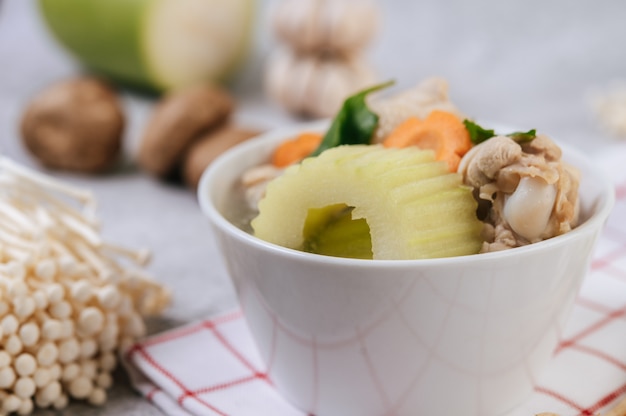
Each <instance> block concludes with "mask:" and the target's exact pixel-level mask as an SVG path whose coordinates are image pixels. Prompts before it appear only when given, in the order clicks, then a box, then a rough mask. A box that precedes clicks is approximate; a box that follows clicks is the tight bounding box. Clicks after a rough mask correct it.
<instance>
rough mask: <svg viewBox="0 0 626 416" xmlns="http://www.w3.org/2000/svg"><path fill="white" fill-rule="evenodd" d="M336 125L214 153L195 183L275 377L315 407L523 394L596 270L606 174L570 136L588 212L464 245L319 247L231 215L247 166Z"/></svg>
mask: <svg viewBox="0 0 626 416" xmlns="http://www.w3.org/2000/svg"><path fill="white" fill-rule="evenodd" d="M325 126H326V124H325V123H322V124H313V125H308V126H306V127H299V128H296V129H286V130H283V131H275V132H271V133H268V134H265V135H262V136H260V137H258V138H256V139H253V140H251V141H248V142H246V143H244V144H241V145H239V146H237V147H236V148H234V149H232V150H230V151H228V152H227V153H225V154H224V155H223V156H221V157H220V158H219V159H218V160H216V161H215V162H213V164H212V165H211V166H210V167H209V169H208V170H207V171H206V172H205V173H204V175H203V177H202V180H201V182H200V185H199V189H198V197H199V200H200V203H201V206H202V209H203V211H204V212H205V214H206V215H207V217H208V218H209V220H210V222H211V224H212V225H213V228H214V230H215V235H216V237H217V239H218V241H219V245H220V248H221V250H222V252H223V256H224V259H225V261H226V264H227V267H228V270H229V272H230V275H231V277H232V279H233V282H234V284H235V287H236V290H237V293H238V296H239V300H240V303H241V306H242V308H243V310H244V314H245V317H246V319H247V322H248V325H249V327H250V330H251V332H252V334H253V337H254V339H255V340H256V342H257V345H258V348H259V351H260V353H261V355H262V357H263V358H264V360H265V363H266V365H267V372H268V374H269V377H270V378H271V379H272V380H273V381H274V383H275V385H276V387H277V388H278V390H279V391H280V392H281V393H282V394H283V395H284V397H286V398H287V399H288V400H289V401H291V402H292V403H293V404H294V405H296V406H297V407H299V408H300V409H302V410H304V411H306V412H308V413H312V414H316V415H318V416H324V415H341V416H348V415H358V416H366V415H411V416H413V415H429V416H437V415H444V416H449V415H464V416H490V415H499V414H502V413H504V412H505V411H507V410H509V409H511V408H512V407H514V406H515V405H517V404H519V403H520V402H521V401H523V400H524V398H526V397H527V396H528V395H529V394H530V392H531V391H532V389H533V386H534V385H535V383H536V381H537V380H538V378H539V376H540V374H541V371H542V370H543V369H544V367H546V364H547V363H548V362H549V360H550V357H551V355H552V353H553V351H554V349H555V347H556V345H557V342H558V338H559V333H560V331H561V329H562V328H563V324H564V322H565V319H566V317H567V315H568V312H569V311H570V309H571V306H572V304H573V301H574V298H575V296H576V294H577V292H578V290H579V287H580V285H581V282H582V280H583V278H584V277H585V274H586V273H587V270H588V266H589V263H590V258H591V255H592V251H593V248H594V244H595V241H596V238H597V236H598V234H599V233H600V231H601V229H602V226H603V224H604V223H605V221H606V219H607V217H608V215H609V212H610V210H611V208H612V206H613V202H614V196H613V188H612V186H611V185H610V183H609V181H608V180H607V179H606V178H605V177H604V176H603V175H602V174H601V172H600V171H599V169H598V168H597V167H595V166H594V165H593V164H592V163H591V162H590V161H589V160H587V159H586V158H585V157H583V156H582V155H580V154H579V153H577V152H575V151H573V150H572V149H568V148H564V155H565V159H566V160H567V161H569V162H570V163H572V164H574V165H575V166H577V167H578V168H579V169H580V170H581V172H582V182H581V196H582V200H581V201H582V210H583V213H584V216H583V217H584V222H583V223H582V225H580V226H579V227H577V228H576V229H575V230H573V231H571V232H569V233H567V234H565V235H563V236H560V237H556V238H553V239H550V240H547V241H543V242H540V243H537V244H533V245H530V246H526V247H522V248H516V249H512V250H508V251H502V252H496V253H488V254H479V255H473V256H464V257H457V258H445V259H433V260H403V261H397V260H390V261H383V260H355V259H344V258H334V257H327V256H320V255H315V254H309V253H303V252H299V251H295V250H290V249H286V248H283V247H278V246H276V245H273V244H269V243H266V242H264V241H261V240H259V239H257V238H255V237H254V236H252V235H250V234H248V233H246V232H244V231H242V230H240V229H239V228H237V227H236V226H234V225H233V224H232V223H231V222H229V221H228V220H227V219H226V218H225V217H224V213H228V211H229V210H231V209H232V198H233V192H234V191H233V189H234V187H235V184H236V183H237V180H238V178H239V176H240V174H241V173H242V172H243V171H244V170H245V169H246V168H248V167H251V166H254V165H257V164H260V163H262V162H264V161H266V160H268V156H269V154H270V152H271V151H272V149H273V148H274V147H275V146H276V145H277V143H279V142H281V141H282V140H284V139H285V138H287V137H290V136H293V135H294V134H295V133H296V132H297V131H301V130H303V129H306V130H311V129H323V128H324V127H325ZM229 201H230V202H229ZM227 216H228V215H227Z"/></svg>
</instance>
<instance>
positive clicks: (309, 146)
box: [272, 133, 323, 168]
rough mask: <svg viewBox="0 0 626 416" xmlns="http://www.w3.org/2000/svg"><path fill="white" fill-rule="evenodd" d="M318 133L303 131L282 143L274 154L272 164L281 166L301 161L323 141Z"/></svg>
mask: <svg viewBox="0 0 626 416" xmlns="http://www.w3.org/2000/svg"><path fill="white" fill-rule="evenodd" d="M322 137H323V136H322V135H321V134H318V133H301V134H299V135H298V136H296V137H295V138H293V139H291V140H287V141H285V142H283V143H281V144H280V145H279V146H278V147H277V148H276V150H275V151H274V155H273V156H272V164H273V165H274V166H277V167H279V168H283V167H286V166H289V165H291V164H293V163H296V162H299V161H301V160H302V159H304V158H305V157H307V156H308V155H310V154H311V153H312V152H313V151H314V150H315V149H317V146H319V144H320V143H321V141H322Z"/></svg>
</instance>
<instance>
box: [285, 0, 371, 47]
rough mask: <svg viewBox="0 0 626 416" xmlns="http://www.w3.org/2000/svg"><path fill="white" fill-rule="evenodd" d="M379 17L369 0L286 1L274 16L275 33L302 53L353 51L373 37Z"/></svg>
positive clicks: (363, 45)
mask: <svg viewBox="0 0 626 416" xmlns="http://www.w3.org/2000/svg"><path fill="white" fill-rule="evenodd" d="M378 16H379V11H378V9H377V7H376V5H375V4H374V3H373V2H372V1H369V0H366V1H363V0H357V1H355V0H332V1H331V0H283V1H282V2H281V3H280V4H279V5H278V7H277V9H276V12H275V13H274V16H273V24H274V33H275V34H276V36H277V37H278V39H279V40H280V41H282V42H283V43H285V44H288V45H289V46H290V47H291V48H293V49H294V50H297V51H299V52H300V53H305V52H309V53H317V52H320V51H326V52H333V53H344V54H351V53H353V52H354V51H356V50H361V49H363V48H364V47H365V46H366V45H367V44H368V43H369V42H370V41H371V40H372V38H373V36H374V34H375V33H376V31H377V29H378Z"/></svg>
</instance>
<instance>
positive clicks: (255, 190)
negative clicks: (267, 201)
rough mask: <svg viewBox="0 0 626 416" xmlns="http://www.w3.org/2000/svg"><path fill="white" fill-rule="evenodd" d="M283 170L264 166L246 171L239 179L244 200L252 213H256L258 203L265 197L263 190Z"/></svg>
mask: <svg viewBox="0 0 626 416" xmlns="http://www.w3.org/2000/svg"><path fill="white" fill-rule="evenodd" d="M283 171H284V169H281V168H277V167H276V166H274V165H271V164H266V165H261V166H255V167H253V168H251V169H248V170H247V171H246V172H244V174H243V175H242V177H241V184H242V186H243V188H244V192H245V199H246V203H247V204H248V207H249V208H250V209H251V210H252V211H253V212H258V209H259V208H258V205H259V201H260V200H261V199H262V198H263V197H264V196H265V189H266V188H267V185H268V184H269V183H270V181H271V180H272V179H274V178H277V177H279V176H280V175H282V173H283Z"/></svg>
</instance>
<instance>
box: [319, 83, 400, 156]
mask: <svg viewBox="0 0 626 416" xmlns="http://www.w3.org/2000/svg"><path fill="white" fill-rule="evenodd" d="M393 83H394V81H388V82H385V83H383V84H379V85H375V86H373V87H371V88H368V89H366V90H363V91H360V92H358V93H356V94H354V95H352V96H350V97H348V98H347V99H346V100H345V101H344V103H343V106H342V107H341V110H339V112H338V113H337V115H336V116H335V118H334V119H333V122H332V124H331V125H330V128H329V129H328V131H327V132H326V134H325V135H324V139H322V142H321V143H320V145H319V146H318V147H317V149H315V150H314V151H313V153H311V156H318V155H319V154H320V153H322V152H323V151H324V150H326V149H330V148H331V147H337V146H341V145H344V144H370V142H371V140H372V136H373V135H374V131H375V130H376V127H377V126H378V115H377V114H376V113H374V112H373V111H371V110H370V109H369V108H368V107H367V103H366V102H365V99H366V97H367V95H368V94H370V93H372V92H375V91H378V90H381V89H383V88H387V87H389V86H391V85H393Z"/></svg>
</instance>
